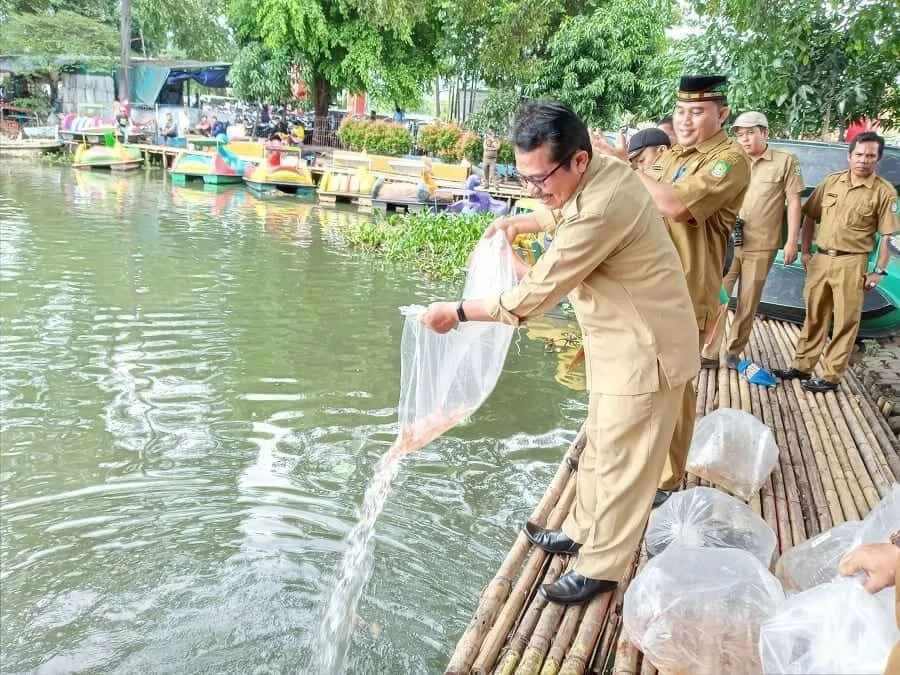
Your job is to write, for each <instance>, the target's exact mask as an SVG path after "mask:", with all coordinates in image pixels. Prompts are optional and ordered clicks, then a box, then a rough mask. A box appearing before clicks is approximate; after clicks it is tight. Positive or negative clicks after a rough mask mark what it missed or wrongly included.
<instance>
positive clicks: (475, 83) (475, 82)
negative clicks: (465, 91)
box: [469, 71, 478, 115]
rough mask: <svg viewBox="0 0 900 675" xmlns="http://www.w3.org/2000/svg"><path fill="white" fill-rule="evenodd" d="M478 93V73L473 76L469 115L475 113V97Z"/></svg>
mask: <svg viewBox="0 0 900 675" xmlns="http://www.w3.org/2000/svg"><path fill="white" fill-rule="evenodd" d="M477 93H478V72H477V71H476V72H475V73H473V74H472V96H470V97H469V115H472V114H474V112H475V95H476V94H477Z"/></svg>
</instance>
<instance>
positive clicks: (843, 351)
mask: <svg viewBox="0 0 900 675" xmlns="http://www.w3.org/2000/svg"><path fill="white" fill-rule="evenodd" d="M867 263H868V256H867V255H866V254H865V253H854V254H851V255H844V256H835V257H832V256H828V255H824V254H822V253H817V254H816V255H814V256H813V257H812V260H810V261H809V265H808V267H807V270H806V286H805V287H804V288H803V300H804V301H805V303H806V320H805V321H804V322H803V330H802V331H801V332H800V339H799V340H797V351H796V353H795V354H794V368H796V369H797V370H802V371H803V372H805V373H811V372H812V371H813V369H814V368H815V367H816V363H817V362H818V360H819V356H820V355H821V354H822V348H823V347H824V345H825V338H826V337H827V336H828V327H829V323H830V322H831V320H832V318H833V319H834V328H833V330H832V332H831V343H830V344H829V345H828V349H827V350H825V373H824V375H823V378H824V379H825V380H827V381H828V382H834V383H837V382H840V380H841V377H842V376H843V374H844V371H845V370H847V364H848V363H849V362H850V355H851V354H852V353H853V343H854V342H856V335H857V333H859V322H860V319H861V318H862V305H863V295H864V293H865V282H866V266H867Z"/></svg>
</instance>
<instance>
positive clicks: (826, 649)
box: [759, 579, 900, 675]
mask: <svg viewBox="0 0 900 675" xmlns="http://www.w3.org/2000/svg"><path fill="white" fill-rule="evenodd" d="M898 637H900V631H898V630H897V627H896V625H895V624H894V617H893V616H891V615H890V614H889V613H888V612H886V611H884V608H883V607H882V605H881V603H880V602H879V601H878V600H877V599H876V598H875V596H873V595H870V594H869V593H867V592H866V591H865V589H864V588H863V587H862V586H861V585H860V583H859V581H858V580H856V579H845V580H842V581H834V582H831V583H827V584H822V585H820V586H816V587H815V588H811V589H809V590H808V591H804V592H803V593H798V594H796V595H792V596H791V597H790V598H788V600H787V602H785V603H784V605H782V606H781V607H780V608H779V609H778V612H776V613H775V615H774V616H772V617H771V618H770V619H769V620H768V621H766V622H765V623H764V624H763V626H762V631H761V632H760V637H759V649H760V655H761V657H762V665H763V672H765V673H772V674H773V675H774V674H775V673H778V674H779V675H781V674H782V673H798V674H800V673H802V674H803V675H816V674H821V675H826V674H827V675H833V674H834V673H859V674H860V675H862V674H865V673H872V674H873V675H874V674H876V673H877V674H878V675H881V673H883V672H884V668H885V665H886V664H887V659H888V655H889V654H890V651H891V648H892V647H893V645H894V642H896V640H897V638H898Z"/></svg>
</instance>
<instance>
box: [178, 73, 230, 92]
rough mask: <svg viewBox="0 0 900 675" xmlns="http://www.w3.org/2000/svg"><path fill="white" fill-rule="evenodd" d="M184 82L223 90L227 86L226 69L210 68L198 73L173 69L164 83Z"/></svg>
mask: <svg viewBox="0 0 900 675" xmlns="http://www.w3.org/2000/svg"><path fill="white" fill-rule="evenodd" d="M184 80H196V81H197V82H199V83H200V84H202V85H203V86H205V87H212V88H213V89H224V88H225V87H227V86H228V68H210V69H208V70H199V71H193V70H176V69H174V68H173V69H172V71H171V72H170V73H169V77H167V78H166V83H167V84H172V83H174V82H181V81H184Z"/></svg>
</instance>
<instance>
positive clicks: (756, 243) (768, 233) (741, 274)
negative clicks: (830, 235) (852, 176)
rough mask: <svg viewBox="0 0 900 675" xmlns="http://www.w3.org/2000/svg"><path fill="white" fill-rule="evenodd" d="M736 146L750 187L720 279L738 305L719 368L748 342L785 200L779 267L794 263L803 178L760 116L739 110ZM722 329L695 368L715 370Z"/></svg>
mask: <svg viewBox="0 0 900 675" xmlns="http://www.w3.org/2000/svg"><path fill="white" fill-rule="evenodd" d="M731 129H732V131H734V132H735V135H736V136H737V139H738V142H739V143H740V144H741V147H742V148H744V150H745V151H746V153H747V155H748V156H749V157H750V161H751V163H752V168H751V170H750V186H749V187H748V188H747V194H745V195H744V200H743V203H742V205H741V212H740V218H739V219H738V222H737V224H736V225H735V228H734V233H733V239H734V260H732V261H731V267H730V268H729V269H728V273H727V274H726V275H725V279H724V280H723V281H722V285H723V286H724V288H725V293H726V294H728V295H729V296H730V295H731V291H732V290H733V289H734V285H735V283H736V282H738V281H739V283H738V301H737V308H736V309H735V313H734V323H732V324H731V333H730V335H729V338H730V339H729V342H728V347H727V350H726V354H725V365H726V366H727V367H728V368H731V369H732V370H737V367H738V363H740V358H741V352H742V351H744V348H745V347H746V346H747V342H749V340H750V331H751V329H752V328H753V317H754V316H755V315H756V308H757V307H758V306H759V300H760V298H761V297H762V292H763V287H764V286H765V285H766V277H767V276H768V274H769V269H771V267H772V263H773V262H775V254H776V253H778V249H779V248H781V224H782V222H783V218H784V205H785V201H787V221H788V235H787V243H786V244H785V247H784V264H785V265H793V264H794V261H795V260H796V259H797V240H798V239H799V238H800V208H801V200H800V197H801V195H802V194H803V187H804V184H803V176H802V174H801V172H800V160H799V159H797V156H796V155H795V154H794V153H792V152H786V151H783V150H774V149H772V148H771V147H770V146H769V144H768V143H767V142H766V140H767V139H768V137H769V121H768V120H767V119H766V116H765V115H763V114H762V113H760V112H745V113H742V114H740V115H738V118H737V119H736V120H735V121H734V124H733V125H731ZM724 337H725V330H724V329H723V330H719V331H716V335H715V337H714V338H713V341H712V342H711V343H710V345H709V346H707V347H705V348H704V350H703V352H702V353H701V356H700V365H701V367H718V365H719V349H720V347H721V346H722V340H723V338H724Z"/></svg>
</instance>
